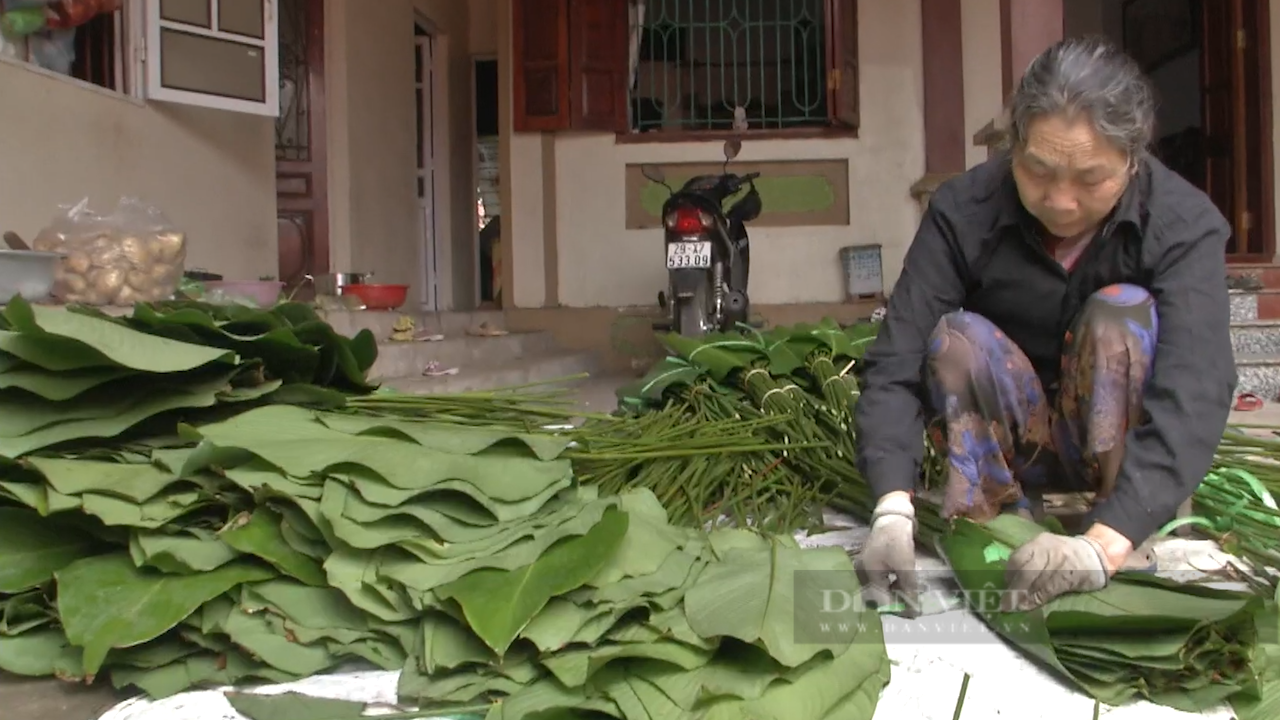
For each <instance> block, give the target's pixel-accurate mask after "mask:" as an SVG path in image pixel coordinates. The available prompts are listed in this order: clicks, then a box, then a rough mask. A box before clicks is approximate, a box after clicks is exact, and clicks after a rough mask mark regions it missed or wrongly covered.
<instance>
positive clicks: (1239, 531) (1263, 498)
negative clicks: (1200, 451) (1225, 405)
mask: <svg viewBox="0 0 1280 720" xmlns="http://www.w3.org/2000/svg"><path fill="white" fill-rule="evenodd" d="M1248 429H1264V430H1273V431H1274V430H1277V429H1280V428H1273V427H1270V426H1239V425H1238V426H1233V427H1231V428H1228V430H1227V432H1226V434H1224V436H1223V438H1222V442H1221V443H1220V444H1219V446H1218V452H1217V454H1216V456H1215V458H1214V462H1213V466H1212V468H1211V469H1210V471H1209V474H1208V475H1207V476H1206V477H1205V479H1204V480H1203V481H1202V482H1201V483H1200V486H1199V487H1198V488H1197V489H1196V492H1195V495H1194V496H1193V498H1192V504H1193V506H1194V512H1195V515H1194V516H1193V517H1189V518H1180V519H1178V520H1174V521H1172V522H1170V523H1169V524H1168V525H1166V526H1165V527H1164V528H1162V529H1161V530H1160V534H1161V535H1164V534H1167V533H1169V532H1172V531H1173V530H1174V529H1176V528H1178V527H1182V526H1188V525H1189V526H1191V527H1193V528H1194V529H1195V530H1196V531H1197V532H1199V533H1200V534H1201V535H1204V536H1206V537H1208V538H1210V539H1212V540H1214V541H1216V542H1217V543H1218V544H1219V546H1221V547H1222V549H1223V550H1224V551H1226V552H1228V553H1230V554H1231V555H1233V556H1235V557H1236V558H1238V559H1239V560H1241V561H1242V562H1243V564H1244V566H1245V569H1247V571H1248V572H1247V573H1246V574H1240V579H1242V580H1244V581H1245V582H1247V583H1249V584H1251V585H1253V586H1255V588H1257V589H1259V590H1260V591H1268V592H1269V591H1273V590H1274V589H1275V588H1276V586H1277V585H1278V584H1280V575H1277V569H1280V545H1278V544H1277V543H1276V536H1277V535H1280V507H1277V502H1276V499H1275V497H1274V496H1275V494H1280V441H1277V440H1274V439H1270V438H1265V437H1255V436H1252V435H1249V434H1247V433H1246V432H1245V430H1248Z"/></svg>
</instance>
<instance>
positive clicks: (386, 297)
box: [341, 285, 409, 310]
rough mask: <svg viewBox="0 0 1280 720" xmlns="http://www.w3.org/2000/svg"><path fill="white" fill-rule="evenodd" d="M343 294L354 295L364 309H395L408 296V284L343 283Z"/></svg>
mask: <svg viewBox="0 0 1280 720" xmlns="http://www.w3.org/2000/svg"><path fill="white" fill-rule="evenodd" d="M341 292H342V294H343V295H355V296H356V297H358V298H360V302H362V303H364V308H365V309H366V310H395V309H396V308H398V307H400V306H401V305H403V304H404V301H405V299H406V298H407V297H408V296H409V286H408V285H343V286H342V290H341Z"/></svg>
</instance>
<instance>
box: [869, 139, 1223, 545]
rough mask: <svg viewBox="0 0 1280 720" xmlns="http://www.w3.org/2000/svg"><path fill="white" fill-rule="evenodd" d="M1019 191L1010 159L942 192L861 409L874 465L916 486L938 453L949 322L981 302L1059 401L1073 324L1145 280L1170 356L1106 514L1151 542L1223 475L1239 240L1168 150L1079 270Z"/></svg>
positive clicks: (1132, 187)
mask: <svg viewBox="0 0 1280 720" xmlns="http://www.w3.org/2000/svg"><path fill="white" fill-rule="evenodd" d="M1034 227H1035V221H1034V220H1033V219H1032V218H1031V217H1030V215H1029V214H1028V213H1027V212H1026V210H1025V209H1024V208H1023V207H1022V204H1021V202H1020V201H1019V200H1018V194H1017V188H1016V187H1015V185H1014V181H1013V174H1012V171H1011V169H1010V166H1009V159H1008V157H1007V156H1000V157H996V158H993V159H992V160H989V161H987V162H986V163H984V164H982V165H979V166H977V167H975V168H973V169H972V170H969V171H968V172H966V173H964V174H963V175H960V176H959V177H956V178H953V179H951V180H949V181H947V182H946V183H944V184H943V185H942V186H941V187H940V188H939V189H938V191H937V193H936V194H935V195H934V196H933V199H932V201H931V202H930V205H929V208H928V210H927V211H926V212H925V214H924V219H923V220H922V221H921V224H920V229H919V231H918V232H917V233H916V236H915V239H914V240H913V241H912V243H911V247H910V249H909V250H908V251H907V256H906V261H905V266H904V268H903V271H902V275H901V277H900V278H899V279H898V281H897V283H896V284H895V285H894V287H893V293H892V295H891V298H890V300H889V308H888V314H887V317H886V318H885V322H884V324H883V325H882V326H881V329H880V334H879V337H878V338H877V339H876V341H875V343H874V344H873V345H872V347H871V348H870V349H869V350H868V352H867V356H866V364H865V369H864V371H863V375H862V382H863V386H862V395H861V397H860V398H859V401H858V405H857V412H856V426H857V433H858V435H857V437H858V446H859V454H858V462H859V465H860V469H861V471H862V473H863V474H864V475H865V476H866V478H867V480H868V481H869V482H870V484H871V487H872V489H873V490H874V492H875V493H876V495H877V497H878V496H880V495H883V494H885V493H887V492H890V491H893V490H908V491H909V490H912V489H913V486H914V483H915V480H916V478H917V477H918V476H919V470H920V462H921V458H922V455H923V446H922V440H921V435H922V432H923V419H924V417H923V416H924V414H926V413H927V412H929V410H928V409H927V408H926V407H925V406H924V403H923V400H924V398H925V397H926V393H925V392H924V390H923V380H924V360H925V347H926V343H927V341H928V338H929V335H930V334H931V333H932V332H933V329H934V327H935V326H936V325H937V323H938V320H939V319H940V318H941V317H942V316H943V315H944V314H946V313H948V312H952V311H954V310H958V309H965V310H969V311H972V312H976V313H979V314H981V315H983V316H985V317H987V318H988V319H989V320H991V321H992V322H994V323H995V324H996V325H997V326H998V327H1000V328H1001V329H1002V330H1003V331H1004V332H1005V334H1006V335H1008V337H1009V338H1010V339H1011V340H1013V341H1014V342H1015V343H1016V344H1017V345H1018V346H1019V347H1020V348H1021V349H1022V350H1023V352H1025V353H1026V355H1027V357H1028V358H1029V359H1030V360H1031V362H1032V364H1033V365H1034V366H1035V368H1036V372H1037V374H1038V375H1039V376H1040V380H1041V382H1042V383H1043V385H1044V387H1045V390H1046V392H1047V393H1048V394H1050V395H1051V396H1052V395H1053V394H1054V391H1055V389H1056V387H1057V383H1058V379H1059V378H1058V376H1059V374H1060V362H1061V356H1062V349H1063V340H1064V335H1065V332H1066V330H1067V329H1068V328H1069V327H1070V325H1071V322H1072V320H1073V319H1074V318H1075V316H1076V314H1077V312H1078V311H1079V309H1080V308H1081V306H1082V305H1083V303H1084V301H1085V300H1086V299H1087V298H1088V297H1089V296H1090V295H1091V294H1093V293H1094V292H1095V291H1097V290H1098V289H1100V288H1102V287H1104V286H1106V285H1111V284H1114V283H1121V282H1123V283H1132V284H1135V285H1139V286H1142V287H1144V288H1146V289H1147V290H1148V291H1150V292H1151V294H1152V296H1153V297H1154V298H1155V300H1156V309H1157V314H1158V318H1159V330H1158V343H1157V350H1156V356H1155V367H1154V372H1153V374H1152V376H1151V379H1150V381H1149V383H1148V387H1147V389H1146V393H1145V395H1144V398H1143V403H1144V411H1145V414H1146V415H1147V420H1146V422H1144V423H1143V424H1142V425H1140V426H1138V427H1134V428H1131V429H1130V431H1129V435H1128V437H1127V438H1126V440H1125V455H1124V462H1123V465H1122V466H1121V469H1120V475H1119V477H1118V478H1117V481H1116V488H1115V492H1114V494H1113V495H1112V496H1111V497H1110V498H1109V499H1107V500H1105V501H1103V503H1102V504H1101V505H1100V506H1099V507H1098V508H1097V509H1096V517H1095V519H1096V520H1097V521H1098V522H1101V523H1104V524H1106V525H1108V526H1110V527H1112V528H1114V529H1115V530H1117V531H1118V532H1120V533H1121V534H1123V535H1125V536H1126V537H1128V538H1129V539H1130V540H1131V541H1133V543H1134V544H1135V545H1137V544H1139V543H1141V542H1143V541H1145V540H1146V539H1147V537H1148V536H1149V535H1150V534H1151V533H1152V532H1154V531H1155V530H1157V529H1158V528H1159V526H1160V525H1162V524H1164V523H1165V522H1167V521H1168V520H1170V519H1172V518H1173V516H1174V514H1175V513H1176V511H1177V508H1178V506H1179V505H1180V504H1182V502H1183V501H1184V500H1186V499H1187V498H1188V497H1190V496H1191V494H1192V493H1193V492H1194V491H1195V488H1196V487H1197V486H1198V485H1199V483H1200V481H1201V479H1202V478H1203V477H1204V474H1205V473H1206V472H1207V471H1208V469H1209V465H1210V463H1211V461H1212V458H1213V454H1214V451H1215V450H1216V449H1217V447H1218V443H1219V441H1220V440H1221V438H1222V432H1223V430H1224V428H1225V426H1226V422H1227V415H1228V413H1229V412H1230V406H1231V400H1232V396H1233V393H1234V391H1235V385H1236V371H1235V360H1234V357H1233V354H1232V349H1231V337H1230V331H1229V322H1230V320H1229V316H1230V310H1229V300H1228V294H1227V286H1226V258H1225V253H1226V242H1227V240H1228V238H1229V237H1230V234H1231V230H1230V227H1229V225H1228V224H1227V222H1226V220H1225V219H1224V218H1223V217H1222V214H1221V213H1220V212H1218V210H1217V208H1216V207H1215V206H1214V204H1213V202H1212V201H1211V200H1210V199H1209V198H1208V196H1206V195H1205V194H1204V193H1203V192H1201V191H1200V190H1198V189H1196V188H1195V187H1193V186H1192V185H1190V184H1189V183H1188V182H1187V181H1186V180H1184V179H1183V178H1182V177H1181V176H1179V175H1177V174H1176V173H1174V172H1173V171H1171V170H1169V169H1168V168H1167V167H1165V166H1164V165H1162V164H1161V163H1160V162H1159V161H1157V160H1155V159H1146V160H1144V161H1143V162H1142V164H1141V167H1140V169H1139V171H1138V173H1137V176H1136V177H1134V178H1133V180H1132V181H1131V182H1130V184H1129V187H1128V189H1127V190H1126V191H1125V194H1124V196H1123V197H1122V198H1121V201H1120V202H1119V203H1118V205H1117V207H1116V210H1115V211H1113V213H1112V214H1111V217H1110V218H1109V219H1108V221H1107V222H1106V223H1105V224H1104V226H1103V227H1102V229H1101V230H1100V231H1099V233H1098V235H1097V236H1096V237H1095V238H1094V240H1093V241H1092V242H1091V243H1090V245H1089V247H1087V248H1086V249H1085V250H1084V252H1083V254H1082V256H1081V257H1080V259H1079V260H1078V262H1077V264H1076V266H1075V268H1074V269H1073V270H1072V271H1071V272H1070V273H1068V272H1067V271H1065V270H1063V269H1062V267H1061V266H1060V265H1058V263H1057V262H1056V261H1055V260H1054V259H1053V258H1052V257H1051V256H1050V255H1049V254H1048V252H1046V251H1045V250H1044V248H1043V246H1042V245H1041V244H1040V243H1039V242H1038V240H1037V236H1036V234H1035V232H1034V230H1033V228H1034Z"/></svg>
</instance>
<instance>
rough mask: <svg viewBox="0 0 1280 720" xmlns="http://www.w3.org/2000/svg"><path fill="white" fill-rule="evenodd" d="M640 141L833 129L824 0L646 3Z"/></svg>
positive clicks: (636, 109) (637, 108)
mask: <svg viewBox="0 0 1280 720" xmlns="http://www.w3.org/2000/svg"><path fill="white" fill-rule="evenodd" d="M644 2H645V11H644V13H643V16H642V24H641V27H639V28H636V29H634V30H635V31H636V32H637V33H638V37H639V43H640V52H639V53H638V54H637V56H638V67H637V68H635V70H636V72H635V78H636V82H635V85H634V87H633V88H632V98H631V99H632V103H631V104H632V107H631V115H632V119H633V129H634V130H636V131H639V132H651V131H661V130H667V131H689V130H721V131H723V130H731V129H734V122H735V115H742V114H745V118H743V119H745V121H746V123H747V128H748V129H752V130H759V129H785V128H794V127H819V126H824V125H826V124H827V119H828V116H827V97H826V69H825V62H824V58H825V56H826V48H825V47H824V46H825V43H826V32H825V27H824V25H825V22H826V13H825V12H824V9H825V2H826V0H644Z"/></svg>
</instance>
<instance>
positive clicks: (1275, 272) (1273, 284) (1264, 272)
mask: <svg viewBox="0 0 1280 720" xmlns="http://www.w3.org/2000/svg"><path fill="white" fill-rule="evenodd" d="M1242 275H1247V276H1251V277H1255V278H1257V279H1258V280H1261V281H1262V286H1263V287H1266V288H1277V289H1280V265H1277V264H1275V263H1252V264H1243V265H1229V266H1227V276H1228V277H1238V276H1242Z"/></svg>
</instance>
